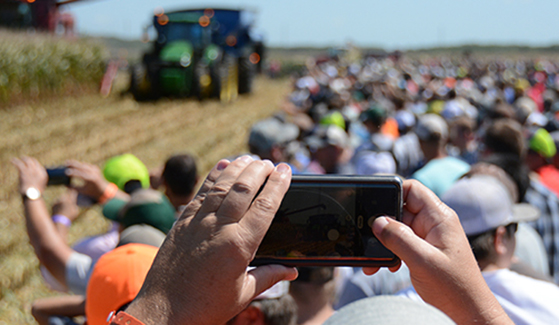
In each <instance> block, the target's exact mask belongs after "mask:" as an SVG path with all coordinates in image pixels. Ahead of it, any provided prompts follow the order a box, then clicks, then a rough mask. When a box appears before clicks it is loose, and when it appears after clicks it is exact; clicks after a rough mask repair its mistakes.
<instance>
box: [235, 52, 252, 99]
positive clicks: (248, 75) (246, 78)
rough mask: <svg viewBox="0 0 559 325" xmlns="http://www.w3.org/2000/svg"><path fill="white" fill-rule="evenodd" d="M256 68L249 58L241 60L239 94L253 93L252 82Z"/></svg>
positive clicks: (243, 57) (241, 58)
mask: <svg viewBox="0 0 559 325" xmlns="http://www.w3.org/2000/svg"><path fill="white" fill-rule="evenodd" d="M254 73H255V66H254V64H252V62H250V60H249V58H248V57H245V56H242V57H240V58H239V94H248V93H250V92H252V80H253V79H254Z"/></svg>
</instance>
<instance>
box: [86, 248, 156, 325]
mask: <svg viewBox="0 0 559 325" xmlns="http://www.w3.org/2000/svg"><path fill="white" fill-rule="evenodd" d="M157 250H158V249H157V248H156V247H153V246H149V245H143V244H128V245H125V246H122V247H118V248H115V249H114V250H112V251H110V252H108V253H106V254H104V255H103V256H101V258H100V259H99V260H98V261H97V263H96V264H95V267H94V268H93V272H92V273H91V278H90V280H89V283H88V286H87V292H86V298H85V315H86V317H87V323H88V324H91V325H102V324H107V317H108V316H109V313H110V312H111V311H115V310H122V309H124V308H126V306H127V305H128V304H129V303H130V302H132V300H133V299H134V298H135V297H136V295H137V294H138V292H139V291H140V288H141V287H142V285H143V283H144V279H145V278H146V275H147V273H148V271H149V269H150V267H151V264H152V263H153V260H154V259H155V255H157Z"/></svg>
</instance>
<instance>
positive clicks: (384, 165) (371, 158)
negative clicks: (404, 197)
mask: <svg viewBox="0 0 559 325" xmlns="http://www.w3.org/2000/svg"><path fill="white" fill-rule="evenodd" d="M355 171H356V172H357V174H358V175H375V174H394V173H395V172H396V162H395V161H394V158H393V157H392V155H391V154H389V153H388V152H374V151H369V152H365V153H363V154H360V155H358V157H357V160H356V161H355Z"/></svg>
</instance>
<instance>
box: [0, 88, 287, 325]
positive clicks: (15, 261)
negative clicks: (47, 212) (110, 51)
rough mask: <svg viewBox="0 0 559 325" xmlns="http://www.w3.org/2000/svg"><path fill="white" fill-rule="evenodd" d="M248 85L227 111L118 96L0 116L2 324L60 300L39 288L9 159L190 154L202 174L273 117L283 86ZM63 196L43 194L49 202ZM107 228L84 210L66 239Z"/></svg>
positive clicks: (210, 104) (241, 148) (240, 148)
mask: <svg viewBox="0 0 559 325" xmlns="http://www.w3.org/2000/svg"><path fill="white" fill-rule="evenodd" d="M123 80H124V79H123ZM254 86H255V87H254V93H253V94H252V95H250V96H241V97H239V98H238V99H237V100H236V101H235V102H234V103H231V104H221V103H219V102H217V101H205V102H198V101H194V100H178V99H176V100H169V99H162V100H160V101H157V102H154V103H137V102H135V101H134V100H133V99H131V97H129V96H119V95H118V94H115V95H112V96H110V97H108V98H102V97H100V96H99V95H97V94H86V95H83V96H80V97H68V98H55V99H49V100H48V101H45V102H35V103H31V104H27V105H20V106H15V107H11V108H9V109H6V110H0V133H1V135H2V136H1V137H0V179H1V180H2V186H1V187H0V288H1V291H0V325H3V324H34V323H35V322H34V319H33V317H32V316H31V313H30V310H31V303H32V302H33V300H35V299H37V298H40V297H48V296H53V295H57V294H58V293H56V292H53V291H51V290H49V289H48V288H47V287H46V286H45V285H44V284H43V282H42V278H41V275H40V273H39V263H38V260H37V259H36V258H35V255H34V252H33V249H32V247H31V246H30V245H29V243H28V238H27V233H26V231H25V224H24V216H23V209H22V204H21V198H20V196H19V194H18V193H17V190H16V188H17V171H16V169H15V167H13V166H12V165H11V163H10V160H11V159H12V158H13V157H19V156H22V155H28V156H33V157H36V158H37V159H38V160H39V161H40V162H41V163H43V164H44V165H45V166H59V165H63V164H64V161H65V160H67V159H78V160H81V161H86V162H89V163H94V164H97V165H99V166H102V164H103V162H104V161H105V160H106V159H107V158H109V157H112V156H114V155H118V154H122V153H132V154H134V155H136V156H137V157H138V158H140V159H141V160H142V161H143V162H144V163H145V164H146V166H148V168H156V167H159V166H161V165H162V164H163V163H164V161H165V159H166V158H167V157H168V156H170V155H172V154H175V153H181V152H189V153H191V154H194V155H195V156H196V157H197V159H198V160H197V163H198V166H199V169H200V171H201V174H202V175H205V173H207V171H209V169H210V168H211V167H212V166H213V165H214V164H215V163H216V162H217V161H218V160H219V159H220V158H223V157H227V156H231V155H235V154H240V153H244V152H246V151H247V145H246V142H247V139H248V131H249V129H250V126H251V125H252V123H254V122H255V121H257V120H259V119H262V118H265V117H267V116H270V115H271V114H273V113H274V112H276V111H277V110H278V108H279V105H280V103H281V101H282V100H283V99H284V97H285V95H286V94H287V92H288V90H289V81H288V80H286V79H283V80H270V79H267V78H265V77H259V78H258V79H256V80H255V83H254ZM62 191H63V189H61V188H56V187H52V188H48V189H47V191H46V193H44V196H45V199H46V201H47V203H48V204H51V203H53V202H54V200H55V199H56V197H57V196H58V195H59V194H60V193H61V192H62ZM107 227H108V223H107V221H106V220H104V219H103V217H102V216H101V214H100V210H99V209H98V208H91V209H88V210H82V212H81V215H80V217H79V218H78V220H77V221H76V222H75V223H74V224H73V225H72V228H71V231H70V234H69V240H70V242H73V241H75V240H77V239H79V238H81V237H83V236H88V235H94V234H98V233H101V232H103V231H105V230H106V229H107Z"/></svg>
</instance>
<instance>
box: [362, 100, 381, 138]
mask: <svg viewBox="0 0 559 325" xmlns="http://www.w3.org/2000/svg"><path fill="white" fill-rule="evenodd" d="M387 117H388V114H387V112H386V110H385V109H384V108H382V107H380V106H378V105H376V104H373V105H371V107H369V109H367V110H365V111H363V112H362V113H361V115H360V117H359V119H360V120H361V122H362V123H363V125H365V127H366V128H367V131H369V133H370V134H375V133H377V132H380V129H381V127H382V126H383V125H384V123H385V122H386V118H387Z"/></svg>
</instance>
